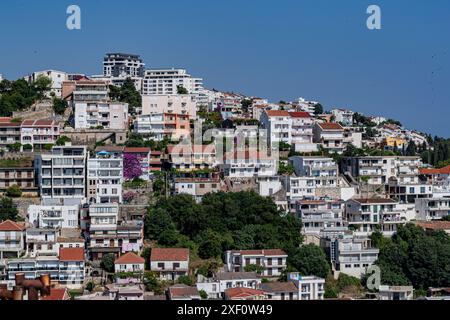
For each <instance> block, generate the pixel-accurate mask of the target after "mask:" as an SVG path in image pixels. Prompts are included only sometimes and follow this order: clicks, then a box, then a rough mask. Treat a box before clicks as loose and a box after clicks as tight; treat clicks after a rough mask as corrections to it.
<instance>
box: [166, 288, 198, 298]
mask: <svg viewBox="0 0 450 320" xmlns="http://www.w3.org/2000/svg"><path fill="white" fill-rule="evenodd" d="M169 292H170V296H171V297H173V298H174V297H177V298H181V297H192V296H198V295H199V292H198V289H197V287H189V286H186V285H176V286H173V287H170V288H169Z"/></svg>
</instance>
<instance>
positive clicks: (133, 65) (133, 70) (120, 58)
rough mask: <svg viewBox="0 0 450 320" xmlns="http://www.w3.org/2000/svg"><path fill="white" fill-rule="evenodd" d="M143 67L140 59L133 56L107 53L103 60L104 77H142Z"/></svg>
mask: <svg viewBox="0 0 450 320" xmlns="http://www.w3.org/2000/svg"><path fill="white" fill-rule="evenodd" d="M144 67H145V64H144V63H143V61H142V59H141V58H140V57H139V56H138V55H135V54H126V53H107V54H106V56H105V58H104V59H103V75H104V76H105V77H113V78H122V77H124V78H126V77H143V76H144Z"/></svg>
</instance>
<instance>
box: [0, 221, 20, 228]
mask: <svg viewBox="0 0 450 320" xmlns="http://www.w3.org/2000/svg"><path fill="white" fill-rule="evenodd" d="M24 229H25V226H23V225H20V224H18V223H17V222H14V221H11V220H6V221H4V222H2V223H0V231H23V230H24Z"/></svg>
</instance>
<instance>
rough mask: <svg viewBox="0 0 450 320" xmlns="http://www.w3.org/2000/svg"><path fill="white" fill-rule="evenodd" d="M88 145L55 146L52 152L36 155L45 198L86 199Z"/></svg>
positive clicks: (39, 178) (41, 188)
mask: <svg viewBox="0 0 450 320" xmlns="http://www.w3.org/2000/svg"><path fill="white" fill-rule="evenodd" d="M86 163H87V149H86V146H72V145H71V144H70V143H66V145H65V146H54V147H53V148H52V151H51V153H50V154H41V155H38V156H37V157H36V167H37V169H38V182H39V183H38V184H39V186H40V194H41V197H42V199H43V200H46V199H52V198H53V199H73V200H77V201H80V202H84V201H85V199H86Z"/></svg>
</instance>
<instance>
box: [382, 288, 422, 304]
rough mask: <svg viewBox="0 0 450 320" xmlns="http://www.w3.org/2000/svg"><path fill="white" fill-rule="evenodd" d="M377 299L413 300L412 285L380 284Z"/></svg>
mask: <svg viewBox="0 0 450 320" xmlns="http://www.w3.org/2000/svg"><path fill="white" fill-rule="evenodd" d="M378 290H379V294H378V300H391V301H398V300H413V299H414V287H413V286H380V287H379V289H378Z"/></svg>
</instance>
